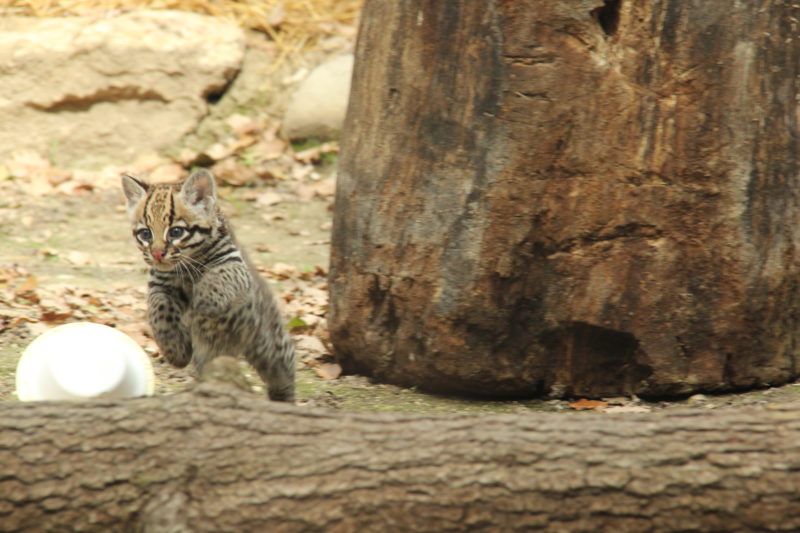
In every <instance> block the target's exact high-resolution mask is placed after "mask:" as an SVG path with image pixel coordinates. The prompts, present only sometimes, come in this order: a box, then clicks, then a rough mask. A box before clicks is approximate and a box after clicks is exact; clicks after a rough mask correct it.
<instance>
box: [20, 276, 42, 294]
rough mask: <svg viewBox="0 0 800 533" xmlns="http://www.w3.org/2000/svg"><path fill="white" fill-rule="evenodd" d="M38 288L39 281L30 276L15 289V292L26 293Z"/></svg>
mask: <svg viewBox="0 0 800 533" xmlns="http://www.w3.org/2000/svg"><path fill="white" fill-rule="evenodd" d="M38 286H39V280H37V279H36V276H34V275H33V274H31V275H30V276H28V277H27V278H26V279H25V281H23V282H22V285H20V286H19V287H17V292H18V293H20V292H28V291H32V290H34V289H36V287H38Z"/></svg>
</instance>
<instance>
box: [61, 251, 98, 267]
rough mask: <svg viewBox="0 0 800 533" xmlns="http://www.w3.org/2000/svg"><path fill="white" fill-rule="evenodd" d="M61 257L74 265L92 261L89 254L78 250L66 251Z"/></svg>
mask: <svg viewBox="0 0 800 533" xmlns="http://www.w3.org/2000/svg"><path fill="white" fill-rule="evenodd" d="M63 257H64V259H66V260H67V261H69V262H70V263H72V264H73V265H75V266H86V265H88V264H90V263H91V262H92V260H91V258H90V256H89V254H87V253H85V252H79V251H78V250H72V251H70V252H67V253H66V254H64V256H63Z"/></svg>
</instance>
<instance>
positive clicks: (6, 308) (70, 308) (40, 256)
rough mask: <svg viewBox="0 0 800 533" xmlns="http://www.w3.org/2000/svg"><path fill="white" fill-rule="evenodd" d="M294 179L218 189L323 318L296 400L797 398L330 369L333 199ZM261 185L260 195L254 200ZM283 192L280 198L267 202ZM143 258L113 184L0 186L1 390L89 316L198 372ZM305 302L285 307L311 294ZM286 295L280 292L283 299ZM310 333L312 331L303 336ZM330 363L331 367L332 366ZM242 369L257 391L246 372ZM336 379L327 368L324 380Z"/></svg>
mask: <svg viewBox="0 0 800 533" xmlns="http://www.w3.org/2000/svg"><path fill="white" fill-rule="evenodd" d="M292 187H293V184H292V183H289V182H287V183H281V184H277V185H261V186H257V187H237V188H233V187H224V186H223V187H222V189H221V196H222V197H223V199H224V200H223V204H224V208H225V211H226V212H227V213H228V216H229V217H230V219H231V221H232V223H233V225H234V227H235V229H236V231H237V235H238V237H239V239H240V240H241V241H242V243H243V245H244V246H245V247H246V248H247V250H248V251H249V253H250V254H251V256H252V258H253V260H254V262H255V263H256V264H258V265H259V266H260V267H261V269H262V271H263V273H264V275H265V277H266V278H267V280H268V282H269V283H270V284H271V286H272V288H273V290H275V291H276V293H277V294H278V295H279V297H280V299H281V300H282V303H283V304H284V307H285V308H286V311H287V313H286V315H287V316H286V319H287V321H289V320H292V319H293V318H295V317H302V318H303V319H304V322H306V323H309V322H313V320H310V319H309V316H312V317H313V316H314V314H315V313H316V315H317V316H318V317H319V319H320V320H319V321H318V322H317V323H316V324H314V325H313V327H309V326H303V327H300V328H295V330H294V334H295V339H296V342H297V345H298V352H299V358H300V361H301V362H300V363H299V374H298V396H299V403H300V404H301V405H314V406H327V407H334V408H344V409H357V410H404V411H419V412H529V411H542V410H544V411H565V412H572V411H577V410H585V411H589V412H625V411H629V412H645V411H652V412H654V413H656V412H658V411H661V410H663V409H669V408H676V407H686V406H690V407H694V408H698V409H714V408H720V407H729V406H736V405H745V404H746V405H764V406H769V405H770V404H778V403H787V402H798V403H800V385H798V384H793V385H787V386H784V387H780V388H774V389H768V390H763V391H753V392H748V393H742V394H728V395H716V396H712V395H696V396H693V397H691V398H688V399H683V400H676V401H673V402H644V401H641V400H638V399H631V398H610V399H603V401H600V402H588V401H578V399H573V400H568V401H567V400H528V401H503V402H492V401H481V400H475V399H466V398H453V397H444V396H436V395H429V394H425V393H422V392H418V391H415V390H407V389H400V388H397V387H393V386H389V385H378V384H372V383H370V381H369V380H368V379H366V378H364V377H359V376H343V377H338V378H336V377H335V375H336V371H335V368H336V367H335V363H334V360H333V358H332V356H331V355H330V353H329V352H330V349H329V348H330V346H329V345H328V344H327V343H326V342H325V341H326V338H325V336H326V332H325V329H324V311H325V308H326V307H325V306H326V301H322V302H320V298H324V296H322V294H324V291H325V289H326V285H325V283H326V280H325V273H326V272H327V263H328V252H329V232H330V218H331V208H332V201H333V200H332V198H331V197H329V196H327V197H320V196H314V197H311V198H307V199H300V198H298V196H297V195H296V194H294V193H293V192H292ZM265 194H267V195H269V201H270V202H275V203H273V204H271V205H268V206H265V205H263V204H264V202H259V201H258V199H260V198H263V196H264V195H265ZM275 194H277V195H279V196H280V197H281V198H282V199H281V201H275V200H276V198H277V196H274V195H275ZM145 272H146V271H145V267H144V263H143V262H142V261H141V258H140V256H139V252H138V250H137V249H136V247H135V245H134V242H133V240H132V238H131V236H130V230H129V227H128V221H127V218H126V214H125V212H124V208H123V199H122V195H121V193H120V192H119V191H118V190H117V189H116V188H109V189H98V190H95V191H88V192H84V193H81V194H75V195H68V196H65V195H59V194H50V195H43V196H31V195H29V194H25V193H24V192H22V191H17V192H14V190H13V188H9V187H6V188H5V189H4V195H3V197H2V200H0V399H1V400H5V401H15V396H14V390H15V385H14V373H15V368H16V364H17V360H18V359H19V357H20V355H21V354H22V352H23V350H24V348H25V347H26V346H27V344H28V343H29V342H30V341H31V340H32V339H33V338H34V337H35V336H36V335H37V334H39V333H41V332H42V331H44V330H46V329H48V328H50V327H53V326H55V325H57V324H60V323H64V322H70V321H76V320H92V321H98V322H101V323H105V324H108V325H112V326H115V327H118V328H119V329H122V330H123V331H125V332H126V333H128V334H130V335H131V336H132V337H134V338H135V339H136V340H137V341H139V342H140V343H141V344H142V345H143V346H144V347H145V348H146V350H147V351H148V353H149V354H150V355H151V356H152V362H153V366H154V369H155V373H156V376H157V394H170V393H174V392H176V391H180V390H183V389H185V388H186V387H187V386H190V385H191V384H192V383H193V382H194V377H193V376H192V374H191V370H179V369H175V368H172V367H170V366H169V365H168V364H167V363H165V362H164V361H163V360H162V359H161V358H160V357H159V356H158V353H157V347H156V346H155V344H154V343H153V342H152V339H150V338H149V334H148V330H147V326H146V324H145V314H144V313H145V307H144V286H145V275H146V274H145ZM309 292H310V293H311V295H312V304H310V305H309V304H304V305H306V307H305V308H304V307H303V306H300V307H297V306H295V307H293V306H292V304H293V303H296V302H297V301H298V300H302V299H303V297H304V295H306V294H307V293H309ZM287 300H288V301H287ZM310 341H311V342H310ZM332 369H333V370H332ZM243 370H244V372H245V374H246V375H247V377H248V379H249V380H250V382H251V383H252V385H253V386H254V390H255V391H256V392H258V393H262V392H261V391H260V383H259V382H258V379H257V378H256V377H255V376H254V375H253V373H252V371H251V370H250V369H249V367H247V366H246V365H244V363H243ZM331 378H334V379H331Z"/></svg>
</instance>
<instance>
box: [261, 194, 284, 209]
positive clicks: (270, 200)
mask: <svg viewBox="0 0 800 533" xmlns="http://www.w3.org/2000/svg"><path fill="white" fill-rule="evenodd" d="M282 200H283V197H281V195H280V194H278V193H276V192H275V191H266V192H264V193H261V194H259V195H258V196H256V203H257V204H259V205H263V206H265V207H269V206H271V205H275V204H277V203H280V202H281V201H282Z"/></svg>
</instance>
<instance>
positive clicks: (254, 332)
mask: <svg viewBox="0 0 800 533" xmlns="http://www.w3.org/2000/svg"><path fill="white" fill-rule="evenodd" d="M122 188H123V191H124V192H125V197H126V198H127V207H128V214H129V216H130V220H131V225H132V227H133V237H134V239H135V240H136V242H137V244H138V245H139V249H140V250H141V251H142V254H143V256H144V260H145V262H146V263H147V264H148V265H150V273H149V277H148V282H147V288H148V293H147V311H148V317H149V320H150V326H151V328H152V330H153V334H154V336H155V339H156V342H157V343H158V346H159V348H160V350H161V353H162V354H163V355H164V357H165V358H166V359H167V361H169V362H170V363H172V364H173V365H175V366H178V367H184V366H186V365H187V364H189V362H190V361H191V362H193V363H194V366H195V368H196V369H197V373H198V374H202V372H203V367H204V365H206V363H208V362H209V361H210V360H212V359H213V358H215V357H217V356H219V355H244V357H245V358H246V359H247V361H248V362H249V363H250V364H251V365H253V367H254V368H255V369H256V371H257V372H258V374H259V376H261V379H262V380H263V381H264V383H265V384H266V386H267V390H268V394H269V397H270V399H272V400H279V401H288V402H291V401H294V372H295V352H294V345H293V344H292V340H291V338H290V337H289V335H288V333H287V332H286V329H285V328H284V326H283V323H282V321H281V317H280V314H279V311H278V307H277V303H276V302H275V298H274V297H273V296H272V293H271V292H270V291H269V289H268V288H267V286H266V284H265V283H264V281H263V280H262V279H261V277H260V276H259V275H258V274H257V273H256V271H255V269H254V268H253V266H252V264H251V263H250V261H249V260H248V258H247V256H246V255H245V253H244V252H243V251H242V249H241V248H240V247H239V245H238V243H237V242H236V239H235V237H234V236H233V233H232V232H231V228H230V225H229V224H228V222H227V220H226V219H225V217H223V215H222V214H221V213H220V211H219V208H218V206H217V196H216V186H215V184H214V177H213V176H212V175H211V173H210V172H208V171H207V170H198V171H195V172H194V173H192V175H191V176H189V178H187V179H186V181H185V182H183V183H165V184H146V183H144V182H142V181H140V180H137V179H135V178H133V177H131V176H123V177H122Z"/></svg>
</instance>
